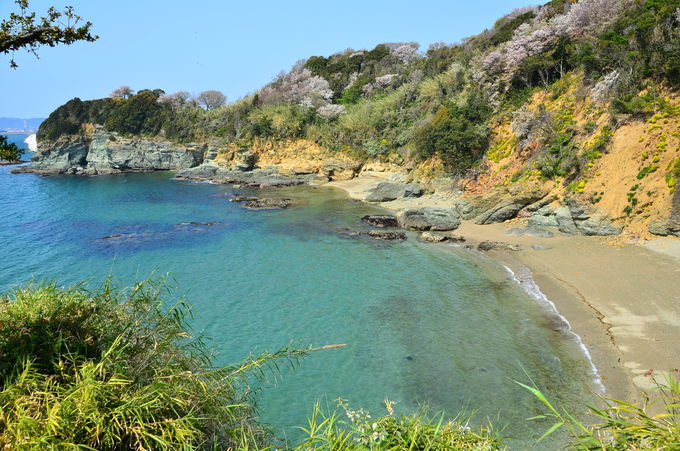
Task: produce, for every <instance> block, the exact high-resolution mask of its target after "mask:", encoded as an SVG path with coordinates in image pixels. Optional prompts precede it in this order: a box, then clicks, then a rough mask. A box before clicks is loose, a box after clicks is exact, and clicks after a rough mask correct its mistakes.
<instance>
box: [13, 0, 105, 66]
mask: <svg viewBox="0 0 680 451" xmlns="http://www.w3.org/2000/svg"><path fill="white" fill-rule="evenodd" d="M15 3H16V4H17V5H19V10H20V12H19V13H11V14H10V16H9V18H8V19H5V20H3V21H2V23H0V53H4V54H12V55H14V52H15V51H17V50H24V49H25V50H26V51H28V52H29V53H32V54H34V55H36V56H37V55H38V54H37V50H38V48H39V47H40V46H43V45H47V46H50V47H54V46H56V45H57V44H65V45H70V44H73V43H74V42H78V41H87V42H93V41H96V40H97V39H99V36H96V35H93V34H92V33H91V31H90V30H91V28H92V23H91V22H85V23H84V24H82V25H79V24H81V23H82V20H83V18H82V17H80V16H78V15H77V14H75V12H74V11H73V8H72V7H71V6H68V7H66V8H65V9H64V10H63V11H57V10H56V9H55V8H54V7H51V8H50V9H48V10H47V13H46V14H45V16H43V17H40V18H37V17H36V14H35V13H34V12H29V11H28V8H29V0H15ZM9 65H10V67H12V68H16V67H17V64H16V62H15V61H14V57H12V58H11V59H10V61H9Z"/></svg>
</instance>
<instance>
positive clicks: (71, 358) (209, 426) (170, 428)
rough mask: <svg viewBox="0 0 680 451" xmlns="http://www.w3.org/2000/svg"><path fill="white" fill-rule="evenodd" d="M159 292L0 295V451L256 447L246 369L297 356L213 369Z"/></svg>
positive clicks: (286, 353) (158, 288) (179, 307)
mask: <svg viewBox="0 0 680 451" xmlns="http://www.w3.org/2000/svg"><path fill="white" fill-rule="evenodd" d="M163 292H164V288H163V285H157V284H153V283H150V282H147V283H143V284H139V285H137V286H136V287H134V288H133V289H131V290H117V289H114V288H112V287H111V286H110V285H109V284H108V283H107V284H106V285H104V287H103V288H102V289H101V290H99V291H96V292H90V291H87V290H86V289H84V288H83V287H73V288H68V289H60V288H57V287H56V286H55V285H53V284H48V285H42V286H39V287H33V286H29V287H26V288H21V289H18V290H16V291H14V292H12V293H9V294H8V295H7V296H6V297H5V298H3V299H2V300H0V384H2V385H1V388H0V447H2V448H3V449H64V448H76V447H79V448H84V449H111V450H113V449H147V450H148V449H168V448H191V449H206V448H211V449H212V448H217V449H225V448H229V447H236V446H244V447H247V446H253V447H255V446H259V445H261V444H262V443H264V442H265V439H266V438H267V435H266V434H265V432H264V431H263V430H262V429H261V428H260V427H259V426H258V425H257V423H256V422H254V420H252V418H253V404H252V399H251V398H250V396H249V393H250V392H251V389H250V386H249V385H248V379H247V378H246V377H245V376H246V374H247V373H248V372H250V373H251V374H252V370H253V369H255V370H257V369H258V368H260V367H261V366H262V365H265V366H266V365H267V362H269V361H272V360H273V359H279V358H283V359H290V358H295V357H296V356H299V355H302V354H304V351H291V350H288V349H284V350H282V351H280V352H278V353H276V354H263V355H261V356H257V357H253V358H251V359H248V360H246V361H245V362H243V363H241V364H238V365H235V366H230V367H225V368H214V367H212V365H211V358H210V354H209V353H208V352H207V350H206V348H205V346H204V344H203V341H202V340H200V339H196V338H192V337H191V335H190V334H189V330H188V328H187V325H186V322H185V317H186V313H187V308H186V305H185V304H183V303H177V304H174V305H169V306H164V305H163V303H162V301H160V299H159V295H160V294H161V293H163Z"/></svg>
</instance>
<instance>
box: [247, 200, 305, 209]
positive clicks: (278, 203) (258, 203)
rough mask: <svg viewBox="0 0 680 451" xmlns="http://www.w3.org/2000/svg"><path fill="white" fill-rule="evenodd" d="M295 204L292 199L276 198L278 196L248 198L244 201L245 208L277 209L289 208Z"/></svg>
mask: <svg viewBox="0 0 680 451" xmlns="http://www.w3.org/2000/svg"><path fill="white" fill-rule="evenodd" d="M291 205H293V200H292V199H286V198H276V197H262V198H256V199H254V200H248V201H245V202H244V203H243V208H246V209H248V210H275V209H282V208H288V207H290V206H291Z"/></svg>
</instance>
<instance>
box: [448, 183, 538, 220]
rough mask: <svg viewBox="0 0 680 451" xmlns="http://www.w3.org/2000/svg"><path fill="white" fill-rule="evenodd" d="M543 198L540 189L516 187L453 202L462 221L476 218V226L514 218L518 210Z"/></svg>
mask: <svg viewBox="0 0 680 451" xmlns="http://www.w3.org/2000/svg"><path fill="white" fill-rule="evenodd" d="M544 197H545V193H544V192H543V191H542V190H541V189H540V188H537V187H534V186H529V187H525V186H521V185H517V186H512V187H510V188H506V187H502V188H496V189H493V190H491V191H489V192H487V193H484V194H475V195H471V196H467V197H459V198H457V199H455V200H454V205H455V207H456V210H457V211H458V213H459V214H460V216H461V217H462V218H463V219H474V218H476V220H475V222H476V223H477V224H492V223H494V222H503V221H507V220H508V219H512V218H514V217H515V216H517V214H518V213H519V212H520V210H522V209H523V208H525V207H526V206H528V205H534V204H535V203H536V202H538V201H540V200H541V199H543V198H544Z"/></svg>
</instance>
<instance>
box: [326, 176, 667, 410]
mask: <svg viewBox="0 0 680 451" xmlns="http://www.w3.org/2000/svg"><path fill="white" fill-rule="evenodd" d="M387 179H388V176H387V174H383V173H369V174H366V175H364V176H362V177H358V178H356V179H352V180H344V181H337V182H330V183H329V184H328V186H332V187H334V188H337V189H341V190H343V191H345V192H346V193H347V194H348V195H349V196H350V197H352V198H354V199H359V200H361V199H364V198H365V197H366V195H367V193H369V192H370V191H371V190H372V189H373V188H374V187H375V186H376V185H377V184H379V183H381V182H385V181H387ZM380 206H381V207H383V208H385V209H387V210H390V211H393V212H396V211H400V210H403V209H407V208H421V207H434V208H452V207H453V199H451V198H445V197H443V196H441V195H437V194H435V195H424V196H421V197H418V198H404V199H399V200H394V201H390V202H383V203H381V204H380ZM522 227H523V224H522V221H521V220H520V219H515V220H513V221H508V222H505V223H498V224H487V225H478V224H475V223H473V222H472V221H463V222H462V224H461V226H460V227H459V228H458V229H457V230H455V232H454V233H455V234H456V235H458V236H462V237H464V238H466V244H467V245H469V246H470V247H472V248H476V247H477V245H478V244H479V243H481V242H483V241H494V242H501V243H507V244H510V245H514V246H517V247H518V250H512V251H509V250H507V249H505V250H504V249H495V250H491V251H489V252H487V255H489V256H490V257H492V258H494V259H496V260H498V261H499V262H501V264H503V265H505V266H506V267H508V268H509V269H511V270H512V272H513V273H514V274H515V275H519V277H518V278H519V279H520V281H524V282H527V283H528V285H527V284H526V283H525V284H524V286H525V287H526V288H527V289H528V290H529V291H532V289H533V288H532V287H531V285H532V284H533V282H535V285H536V287H537V288H538V290H539V292H540V294H537V296H536V297H538V298H541V297H545V299H547V300H549V301H550V302H552V303H554V304H555V307H556V309H557V310H558V311H559V312H560V314H561V315H563V317H564V318H565V319H567V320H568V322H569V325H570V328H571V330H572V331H573V332H574V333H575V334H577V335H578V336H579V337H580V338H581V339H582V341H583V343H584V345H585V347H586V348H587V350H588V353H589V354H590V356H591V357H592V361H593V363H594V365H595V367H596V368H597V371H598V373H599V374H600V375H601V378H602V383H603V384H604V386H605V387H606V390H605V393H604V394H605V396H607V397H613V398H616V399H634V400H637V401H641V400H642V399H643V398H642V395H641V393H642V390H646V389H650V388H652V387H654V385H655V384H654V380H653V377H652V376H654V377H656V378H657V379H658V380H659V381H663V380H665V377H667V375H668V373H669V371H670V372H677V370H676V367H677V366H678V362H679V361H680V350H679V349H678V347H677V337H678V336H680V303H678V293H680V242H679V241H678V240H677V239H674V238H656V239H654V240H650V241H647V242H641V243H637V244H633V243H630V242H626V241H625V240H622V239H620V238H614V237H588V236H566V235H561V234H560V235H559V236H554V237H536V236H532V235H530V234H523V235H518V234H517V233H516V231H517V230H518V229H522ZM434 245H436V244H434ZM440 246H455V245H450V244H443V245H440ZM650 370H651V371H650Z"/></svg>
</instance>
